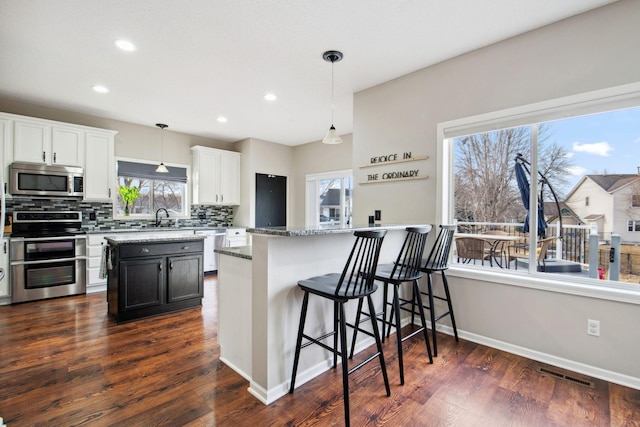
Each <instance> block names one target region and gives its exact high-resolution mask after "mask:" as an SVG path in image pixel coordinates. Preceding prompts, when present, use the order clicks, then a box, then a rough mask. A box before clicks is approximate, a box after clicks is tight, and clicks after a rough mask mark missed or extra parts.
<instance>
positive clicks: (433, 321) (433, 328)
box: [422, 270, 458, 356]
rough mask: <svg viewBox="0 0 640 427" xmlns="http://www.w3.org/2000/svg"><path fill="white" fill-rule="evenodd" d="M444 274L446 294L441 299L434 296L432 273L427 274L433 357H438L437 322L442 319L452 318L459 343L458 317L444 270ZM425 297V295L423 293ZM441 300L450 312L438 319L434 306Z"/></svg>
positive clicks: (443, 282)
mask: <svg viewBox="0 0 640 427" xmlns="http://www.w3.org/2000/svg"><path fill="white" fill-rule="evenodd" d="M441 274H442V286H443V287H444V293H445V296H444V297H440V296H438V295H434V294H433V281H432V278H431V273H430V272H429V273H428V274H427V293H426V295H427V296H428V298H429V306H428V307H425V308H427V309H428V310H429V316H430V320H431V332H432V335H433V355H434V356H438V341H437V338H436V322H437V321H438V320H440V319H442V318H443V317H445V316H450V317H451V327H452V328H453V334H454V336H455V338H456V342H457V341H458V328H456V317H455V315H454V314H453V306H452V305H451V294H450V293H449V284H448V283H447V276H446V275H445V274H444V270H442V271H441ZM422 294H423V295H424V293H422ZM436 299H439V300H441V301H446V302H447V308H448V311H446V312H445V313H442V314H440V315H438V317H436V313H435V310H434V308H433V307H435V305H434V300H436Z"/></svg>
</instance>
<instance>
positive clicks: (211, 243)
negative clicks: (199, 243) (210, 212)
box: [196, 230, 225, 273]
mask: <svg viewBox="0 0 640 427" xmlns="http://www.w3.org/2000/svg"><path fill="white" fill-rule="evenodd" d="M196 234H199V235H203V236H205V237H204V261H203V263H202V264H203V270H204V272H205V273H213V272H217V271H218V254H217V253H215V252H214V251H215V249H218V248H222V247H224V240H225V232H224V231H219V230H197V231H196Z"/></svg>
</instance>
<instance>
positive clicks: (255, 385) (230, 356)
mask: <svg viewBox="0 0 640 427" xmlns="http://www.w3.org/2000/svg"><path fill="white" fill-rule="evenodd" d="M411 226H424V225H423V224H403V225H376V226H364V227H356V226H350V227H338V226H332V227H328V228H319V227H318V228H301V229H294V228H285V227H282V228H280V227H277V228H248V229H247V232H248V233H251V237H252V246H251V247H242V248H224V249H217V250H216V252H218V253H219V254H220V263H219V267H218V283H219V286H218V289H219V294H218V303H219V309H218V310H219V311H218V314H219V323H218V328H219V334H218V341H219V343H220V359H221V360H222V361H223V362H224V363H225V364H227V365H228V366H230V367H231V368H232V369H234V370H235V371H236V372H238V373H239V374H240V375H242V376H243V377H245V378H246V379H247V380H248V381H249V382H250V385H249V392H250V393H251V394H253V395H254V396H255V397H257V398H258V399H259V400H260V401H262V402H263V403H265V404H269V403H271V402H273V401H275V400H276V399H278V398H280V397H282V396H283V395H285V394H286V393H287V392H288V387H289V382H290V380H291V371H292V367H293V357H294V351H295V345H296V335H297V330H298V329H297V328H298V322H299V320H300V309H301V305H302V297H303V292H302V291H301V290H300V289H299V287H298V286H297V283H298V281H300V280H302V279H306V278H308V277H311V276H316V275H321V274H326V273H331V272H341V271H342V268H343V267H344V264H345V262H346V260H347V257H348V256H349V252H350V251H351V248H352V247H353V242H354V237H353V232H354V231H357V230H372V229H376V230H378V229H385V230H388V232H387V235H386V236H385V238H384V242H383V244H382V249H381V252H380V257H379V263H389V262H393V261H394V260H395V259H396V257H397V254H398V252H399V251H400V248H401V246H402V243H403V241H404V237H405V229H406V227H411ZM374 301H375V303H376V304H377V305H379V307H382V292H376V294H375V295H374ZM356 309H357V304H356V305H353V306H349V305H347V313H346V316H347V318H348V319H355V314H356V313H355V312H356ZM309 313H313V316H309V317H308V318H307V322H306V325H305V331H306V332H307V333H310V335H315V336H320V335H322V334H323V333H326V332H328V330H327V327H328V328H331V326H332V325H333V305H332V304H331V303H329V302H328V301H323V300H322V299H321V298H312V299H311V300H310V301H309ZM351 321H352V320H351ZM327 325H328V326H327ZM362 335H364V334H359V337H360V336H362ZM372 343H373V339H372V338H370V337H363V338H362V339H360V338H359V339H358V344H357V347H356V350H357V351H358V350H362V349H363V348H366V347H368V346H369V345H370V344H372ZM331 363H332V355H331V353H330V352H328V351H326V350H324V349H322V348H321V347H318V346H311V347H309V348H307V349H305V350H304V351H302V352H301V354H300V362H299V367H298V375H297V379H296V385H300V384H304V383H305V382H307V381H309V380H310V379H312V378H314V377H316V376H317V375H319V374H320V373H322V372H324V371H326V370H327V369H329V368H330V367H331Z"/></svg>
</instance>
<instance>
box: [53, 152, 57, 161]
mask: <svg viewBox="0 0 640 427" xmlns="http://www.w3.org/2000/svg"><path fill="white" fill-rule="evenodd" d="M56 157H57V156H56V153H53V163H55V162H56Z"/></svg>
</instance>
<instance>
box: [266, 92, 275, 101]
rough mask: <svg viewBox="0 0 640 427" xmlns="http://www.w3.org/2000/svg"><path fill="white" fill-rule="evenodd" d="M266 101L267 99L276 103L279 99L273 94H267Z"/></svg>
mask: <svg viewBox="0 0 640 427" xmlns="http://www.w3.org/2000/svg"><path fill="white" fill-rule="evenodd" d="M264 99H266V100H267V101H275V100H276V99H278V97H277V96H275V95H274V94H273V93H267V94H266V95H265V96H264Z"/></svg>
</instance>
